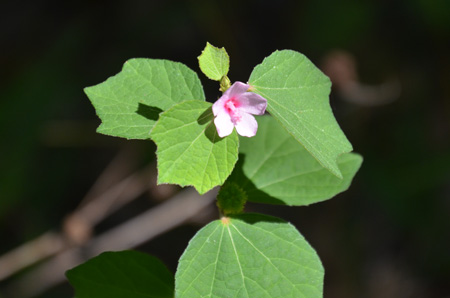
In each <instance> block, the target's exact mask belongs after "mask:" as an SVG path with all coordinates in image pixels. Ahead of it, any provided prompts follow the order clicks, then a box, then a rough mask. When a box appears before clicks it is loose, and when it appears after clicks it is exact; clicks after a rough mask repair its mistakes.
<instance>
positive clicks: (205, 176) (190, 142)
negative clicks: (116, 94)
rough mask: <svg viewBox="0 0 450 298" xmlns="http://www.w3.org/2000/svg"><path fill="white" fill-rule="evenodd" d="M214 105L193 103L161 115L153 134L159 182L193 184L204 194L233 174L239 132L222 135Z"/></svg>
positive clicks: (182, 184) (187, 103)
mask: <svg viewBox="0 0 450 298" xmlns="http://www.w3.org/2000/svg"><path fill="white" fill-rule="evenodd" d="M211 106H212V105H211V103H208V102H203V101H198V100H191V101H186V102H183V103H180V104H177V105H175V106H173V107H172V108H170V109H169V110H167V111H166V112H164V113H161V115H160V119H159V121H158V122H157V123H156V125H155V127H154V128H153V130H152V132H151V137H152V139H153V140H154V141H155V143H156V145H157V147H158V149H157V151H156V154H157V158H158V183H173V184H179V185H181V186H187V185H192V186H194V187H195V188H196V189H197V191H198V192H199V193H200V194H203V193H205V192H207V191H208V190H210V189H211V188H213V187H214V186H217V185H221V184H222V183H223V182H224V181H225V179H226V178H227V177H228V176H229V175H230V173H231V171H232V170H233V167H234V165H235V163H236V161H237V158H238V144H239V139H238V137H237V134H236V132H235V131H234V132H233V133H232V134H231V135H230V136H228V137H226V138H220V137H219V136H218V134H217V130H216V127H215V125H214V123H213V122H212V120H213V118H214V116H213V114H212V109H211Z"/></svg>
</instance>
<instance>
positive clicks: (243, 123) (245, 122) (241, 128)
mask: <svg viewBox="0 0 450 298" xmlns="http://www.w3.org/2000/svg"><path fill="white" fill-rule="evenodd" d="M241 117H242V118H241V120H240V121H239V122H238V123H236V131H237V132H238V134H240V135H241V136H243V137H253V136H255V135H256V131H257V130H258V122H256V119H255V117H253V116H252V115H250V114H247V113H242V114H241Z"/></svg>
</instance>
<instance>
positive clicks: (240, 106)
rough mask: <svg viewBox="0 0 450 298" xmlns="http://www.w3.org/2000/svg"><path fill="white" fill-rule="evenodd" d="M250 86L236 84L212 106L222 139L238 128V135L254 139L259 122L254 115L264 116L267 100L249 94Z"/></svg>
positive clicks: (251, 93)
mask: <svg viewBox="0 0 450 298" xmlns="http://www.w3.org/2000/svg"><path fill="white" fill-rule="evenodd" d="M249 88H250V86H249V85H247V84H244V83H241V82H235V83H234V84H233V85H232V86H231V87H230V88H229V89H228V90H227V91H225V93H224V94H223V95H222V97H220V98H219V99H218V100H217V101H216V102H215V103H214V104H213V106H212V110H213V113H214V116H215V117H216V118H215V119H214V124H215V125H216V128H217V133H218V134H219V136H220V137H221V138H223V137H226V136H228V135H229V134H231V133H232V132H233V128H234V127H236V131H237V133H238V134H240V135H241V136H244V137H253V136H254V135H256V131H257V130H258V122H256V119H255V117H253V116H252V114H253V115H263V114H264V112H265V111H266V107H267V100H266V99H265V98H264V97H262V96H260V95H258V94H256V93H253V92H247V91H248V89H249Z"/></svg>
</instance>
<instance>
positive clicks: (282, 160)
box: [227, 116, 362, 206]
mask: <svg viewBox="0 0 450 298" xmlns="http://www.w3.org/2000/svg"><path fill="white" fill-rule="evenodd" d="M258 123H259V128H258V133H257V134H256V136H255V137H253V138H240V146H239V152H240V157H239V162H238V163H237V164H236V167H235V169H234V171H233V173H232V174H231V176H230V177H229V178H228V180H227V183H228V182H231V183H233V182H234V183H237V184H238V185H240V186H241V188H243V189H244V190H245V192H246V193H247V196H248V199H249V200H250V201H253V202H258V203H270V204H282V205H295V206H302V205H309V204H312V203H316V202H321V201H324V200H327V199H330V198H332V197H333V196H335V195H336V194H338V193H340V192H343V191H345V190H346V189H347V188H348V187H349V185H350V183H351V181H352V179H353V177H354V176H355V174H356V172H357V171H358V169H359V167H360V166H361V162H362V158H361V156H360V155H358V154H354V153H345V154H343V155H341V156H340V157H339V158H338V161H337V164H338V166H339V169H340V171H341V172H342V175H343V179H339V178H337V177H336V176H335V175H333V174H331V173H330V172H329V171H328V170H326V169H325V168H323V167H322V166H321V165H320V164H319V163H318V162H317V160H315V159H314V158H313V157H312V156H311V154H309V152H308V151H306V150H305V148H303V146H301V145H300V144H299V143H298V142H297V141H296V140H295V139H294V138H293V137H292V136H291V135H290V134H289V133H288V132H287V131H286V130H285V129H284V128H283V127H282V126H281V125H280V124H279V123H278V122H277V121H276V120H275V119H274V118H273V117H270V116H264V117H259V118H258Z"/></svg>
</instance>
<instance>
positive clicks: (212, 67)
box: [198, 42, 230, 81]
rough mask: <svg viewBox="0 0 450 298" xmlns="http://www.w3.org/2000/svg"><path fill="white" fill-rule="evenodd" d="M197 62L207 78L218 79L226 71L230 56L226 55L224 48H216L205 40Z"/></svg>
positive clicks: (224, 74)
mask: <svg viewBox="0 0 450 298" xmlns="http://www.w3.org/2000/svg"><path fill="white" fill-rule="evenodd" d="M198 63H199V65H200V69H201V70H202V72H203V73H204V74H205V75H206V76H207V77H208V78H210V79H211V80H214V81H220V79H221V78H222V77H223V76H226V75H227V73H228V69H229V67H230V57H228V54H227V51H225V48H216V47H215V46H212V45H211V44H210V43H209V42H207V43H206V47H205V49H204V50H203V52H202V54H201V55H200V56H199V57H198Z"/></svg>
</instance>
